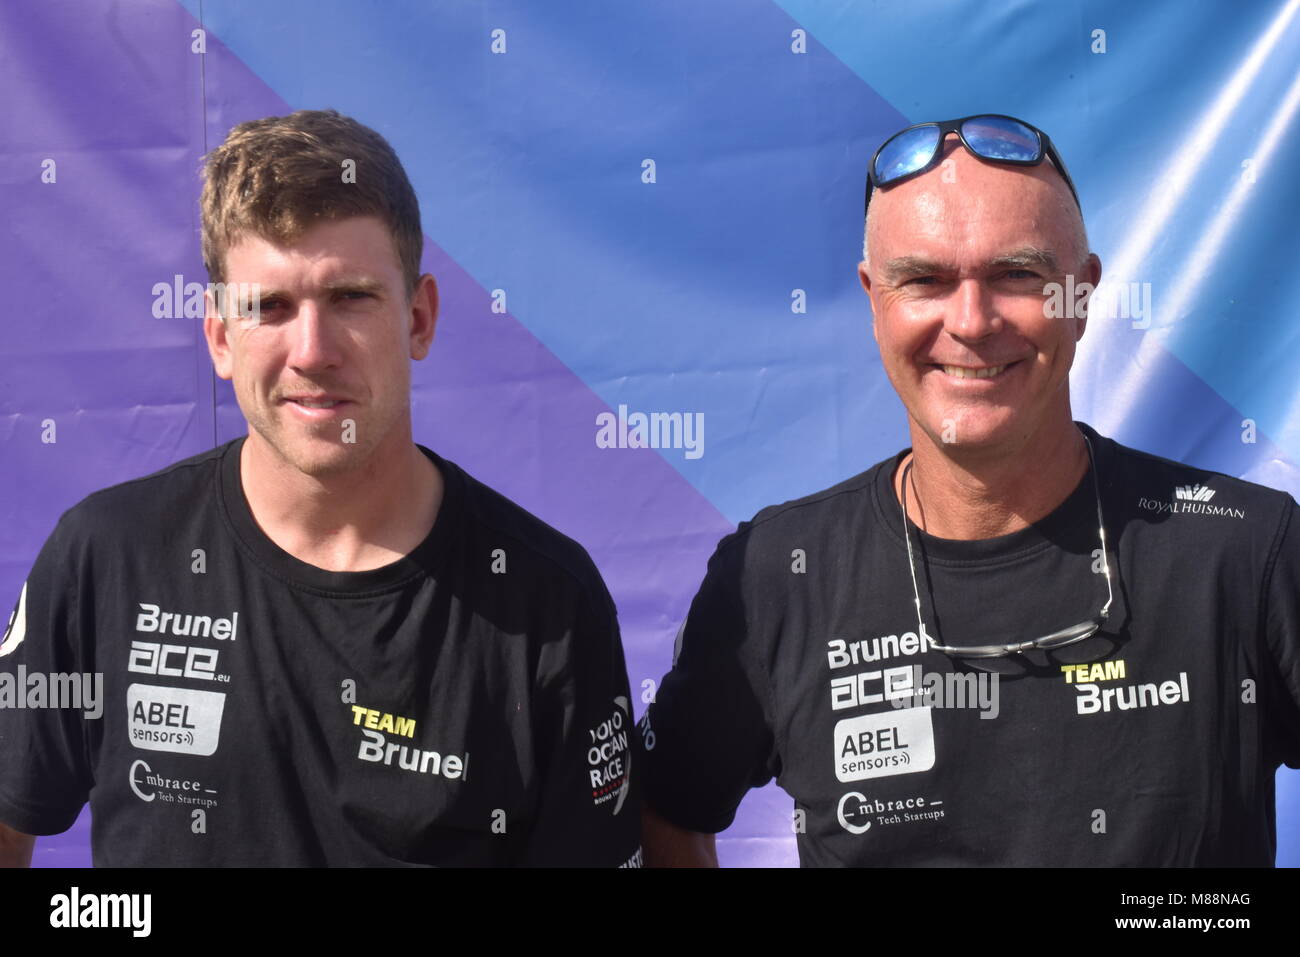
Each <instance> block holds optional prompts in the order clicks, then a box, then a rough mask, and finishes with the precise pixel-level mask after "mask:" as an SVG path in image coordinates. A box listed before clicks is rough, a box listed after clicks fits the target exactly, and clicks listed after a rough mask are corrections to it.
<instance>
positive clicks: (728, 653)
mask: <svg viewBox="0 0 1300 957" xmlns="http://www.w3.org/2000/svg"><path fill="white" fill-rule="evenodd" d="M742 556H743V548H742V547H741V544H740V543H738V542H736V541H735V540H734V539H724V540H723V542H722V544H720V545H719V546H718V549H717V551H715V552H714V554H713V557H712V558H711V559H710V560H709V570H708V573H707V575H706V576H705V579H704V583H703V584H702V585H701V586H700V590H699V592H698V593H697V594H696V595H695V599H694V601H692V602H691V608H690V612H689V613H688V615H687V618H686V622H685V623H684V624H683V625H682V628H681V631H680V632H679V633H678V636H677V646H676V648H675V649H674V655H673V667H672V670H671V671H669V673H668V674H667V675H666V676H665V677H664V680H663V682H662V683H661V684H660V686H659V689H658V691H657V692H656V694H655V700H654V702H653V703H652V704H651V705H650V707H649V708H648V709H647V711H646V713H645V715H644V716H643V717H642V719H641V724H640V727H639V731H640V733H639V734H638V735H637V759H638V761H639V762H641V766H642V768H643V771H644V773H643V786H644V793H645V800H646V802H647V803H648V804H649V805H650V806H651V807H652V808H654V810H655V811H656V812H657V813H658V814H659V815H660V816H661V817H663V818H664V819H665V820H667V821H668V822H669V823H671V824H674V825H676V826H677V827H681V828H685V829H686V830H690V831H697V832H700V833H707V834H716V833H717V832H719V831H723V830H726V829H727V828H728V827H729V826H730V825H731V822H732V820H733V819H734V818H735V816H736V809H737V808H738V807H739V806H740V801H741V798H743V797H744V796H745V793H746V792H747V791H748V790H749V789H750V788H755V787H760V786H761V785H763V784H766V783H767V782H768V781H769V780H770V779H771V778H772V776H773V775H774V774H775V773H776V771H777V767H776V756H775V746H774V737H773V733H772V721H771V717H770V716H771V706H770V702H771V681H770V677H769V675H768V669H767V666H766V661H765V654H764V651H763V649H762V641H761V636H759V635H758V634H756V633H755V632H754V630H753V629H751V628H750V627H749V624H748V622H747V619H746V615H745V611H744V607H743V600H742V595H743V589H742V587H741V584H742V583H741V581H740V574H741V573H740V568H741V564H740V559H741V557H742Z"/></svg>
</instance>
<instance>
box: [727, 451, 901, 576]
mask: <svg viewBox="0 0 1300 957" xmlns="http://www.w3.org/2000/svg"><path fill="white" fill-rule="evenodd" d="M897 458H898V457H897V456H891V457H890V458H888V459H885V460H884V461H882V462H878V463H876V464H875V465H873V466H872V467H871V468H869V469H867V470H866V471H865V472H861V473H859V474H857V475H854V476H853V477H852V478H848V479H845V480H844V481H842V482H840V483H838V484H837V485H833V486H831V487H830V488H827V489H823V490H821V491H820V492H814V493H812V494H811V495H805V496H803V497H801V498H796V499H793V500H791V501H788V502H783V503H781V504H780V505H769V506H768V507H766V508H764V509H762V510H760V511H759V512H758V513H757V514H755V515H754V517H753V518H751V519H749V520H748V521H744V522H741V523H740V525H739V526H738V527H737V528H736V531H734V532H732V533H731V534H730V535H728V536H726V537H725V538H723V539H722V540H721V541H720V542H719V543H718V547H717V550H716V551H715V552H714V555H713V558H712V559H711V560H710V563H709V566H710V571H717V572H719V573H720V572H722V571H723V570H724V569H730V570H732V571H734V572H737V573H740V572H743V573H745V574H746V575H747V577H751V578H752V577H753V576H755V575H758V576H760V577H762V576H763V573H764V572H765V571H768V570H773V571H775V572H777V573H779V574H780V576H781V577H782V578H783V579H784V578H788V577H789V576H788V572H789V571H790V566H791V562H798V561H800V560H803V559H810V558H811V556H813V555H819V556H820V557H821V558H823V559H828V558H829V559H832V560H833V556H835V555H837V554H838V555H847V554H849V552H850V550H851V549H852V547H853V544H854V542H856V541H860V540H861V539H862V538H864V537H869V536H870V535H871V534H872V532H873V530H874V529H875V527H876V525H877V524H878V523H877V522H876V518H875V516H876V510H877V507H878V505H877V502H876V485H877V483H878V482H879V481H880V473H881V471H882V470H892V467H893V465H894V464H895V462H896V461H897Z"/></svg>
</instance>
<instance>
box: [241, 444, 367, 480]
mask: <svg viewBox="0 0 1300 957" xmlns="http://www.w3.org/2000/svg"><path fill="white" fill-rule="evenodd" d="M262 443H263V445H265V446H266V447H267V448H268V449H269V450H270V451H271V453H272V455H274V456H275V457H276V458H278V459H280V461H281V462H282V463H284V464H285V465H287V466H288V467H290V468H292V469H295V470H296V471H298V472H301V473H302V474H303V475H307V476H311V477H312V478H318V479H326V478H330V477H332V476H337V475H344V474H346V473H348V472H352V471H354V470H356V469H357V468H358V467H360V466H361V465H363V464H364V463H365V460H366V457H367V456H366V452H365V450H364V449H362V448H361V447H360V446H358V445H354V444H351V443H346V442H343V441H342V440H341V439H325V438H307V437H301V438H295V440H293V441H284V439H283V438H282V437H278V436H277V437H276V439H275V440H274V441H273V440H270V439H267V438H265V437H262Z"/></svg>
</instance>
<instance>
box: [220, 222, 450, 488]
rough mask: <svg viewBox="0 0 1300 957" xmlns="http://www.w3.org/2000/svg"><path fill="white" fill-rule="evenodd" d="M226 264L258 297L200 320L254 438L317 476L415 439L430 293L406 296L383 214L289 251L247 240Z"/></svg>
mask: <svg viewBox="0 0 1300 957" xmlns="http://www.w3.org/2000/svg"><path fill="white" fill-rule="evenodd" d="M225 265H226V283H227V284H228V285H231V286H235V284H244V283H249V284H256V286H255V288H256V289H257V291H258V301H259V302H260V304H261V307H260V317H257V318H251V317H239V316H234V317H231V318H229V319H227V320H226V321H225V322H222V321H221V320H220V319H219V318H218V317H217V315H216V312H215V309H214V308H213V307H212V305H211V304H210V305H209V310H208V316H207V318H206V319H205V322H204V331H205V333H206V335H207V338H208V348H209V351H210V352H211V354H212V361H213V364H214V366H215V367H216V371H217V374H218V375H219V376H221V378H223V379H229V380H231V381H232V383H233V385H234V389H235V397H236V398H237V399H238V401H239V408H240V410H241V411H242V412H243V413H244V417H245V418H246V419H247V420H248V425H249V441H250V442H258V443H264V445H265V446H266V447H268V448H269V450H270V451H271V452H272V453H273V454H274V455H276V456H278V457H279V458H280V460H281V461H283V462H284V463H286V464H288V465H290V466H292V467H294V468H296V469H298V470H299V471H300V472H303V473H304V474H307V475H313V476H318V477H324V476H327V475H331V474H338V473H341V472H346V471H350V470H352V469H355V468H357V467H359V466H361V465H364V464H365V463H366V462H368V461H369V460H370V458H371V456H372V455H373V454H374V453H375V452H376V450H391V449H395V448H397V447H399V446H400V445H402V444H405V443H408V442H409V441H410V389H411V384H410V383H411V380H410V360H411V359H423V358H424V356H425V355H426V354H427V353H428V350H429V342H430V340H431V339H432V338H433V330H434V322H435V319H436V314H437V288H436V286H435V285H434V282H433V277H431V276H427V275H426V276H423V277H421V280H420V283H419V285H418V286H417V288H416V291H415V294H414V296H413V297H412V299H411V301H410V302H409V303H408V301H407V298H406V288H405V283H404V280H403V277H402V269H401V265H400V264H399V262H398V259H397V253H396V250H395V249H394V245H393V240H392V237H391V235H390V233H389V232H388V230H387V228H386V227H385V226H384V224H383V222H382V221H381V220H379V219H378V218H377V217H371V216H360V217H353V218H350V219H344V220H338V221H334V222H323V223H321V224H319V225H317V226H313V227H312V228H311V229H309V230H308V231H306V232H305V233H304V234H303V235H302V236H301V237H300V238H299V239H298V240H297V241H296V242H294V243H292V244H291V245H287V246H280V245H276V244H274V243H271V242H269V241H268V240H266V239H263V238H261V237H259V236H251V235H249V236H244V237H242V238H241V239H240V241H239V242H238V243H236V244H235V245H233V246H231V247H230V249H228V250H227V252H226V263H225ZM236 288H239V287H238V286H236Z"/></svg>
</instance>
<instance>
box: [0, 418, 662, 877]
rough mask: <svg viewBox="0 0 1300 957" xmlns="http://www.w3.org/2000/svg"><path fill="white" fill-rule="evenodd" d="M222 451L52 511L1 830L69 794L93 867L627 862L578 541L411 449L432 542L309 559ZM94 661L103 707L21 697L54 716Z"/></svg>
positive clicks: (585, 566) (53, 816)
mask: <svg viewBox="0 0 1300 957" xmlns="http://www.w3.org/2000/svg"><path fill="white" fill-rule="evenodd" d="M243 441H244V440H243V439H237V440H235V441H232V442H229V443H227V444H226V445H224V446H222V447H220V448H217V449H214V450H212V451H210V452H207V453H204V454H202V455H198V456H195V457H194V458H191V459H188V460H186V461H183V462H179V463H177V464H176V465H173V466H171V467H170V468H168V469H165V470H164V471H161V472H159V473H157V474H155V475H152V476H148V477H146V478H143V479H139V480H136V481H133V482H127V483H125V484H122V485H118V486H115V487H113V488H109V489H105V490H103V491H100V492H96V493H94V494H93V495H91V496H89V497H88V498H87V499H85V500H84V501H83V502H82V503H80V504H79V505H77V506H76V507H74V508H72V509H70V510H69V511H68V512H67V513H66V514H65V515H64V516H63V517H62V519H61V520H60V521H59V524H58V526H57V528H56V529H55V531H54V532H53V533H52V535H51V536H50V538H49V540H48V541H47V542H46V544H45V546H44V548H43V549H42V551H41V553H40V555H39V557H38V558H37V560H36V563H35V566H34V567H33V569H32V572H31V575H30V577H29V578H28V580H27V583H26V585H25V586H24V589H23V593H22V596H21V598H20V600H19V603H18V606H17V608H16V610H15V613H14V615H13V616H12V618H11V622H10V625H9V628H8V631H7V637H6V640H5V641H4V643H3V645H0V655H2V656H3V657H0V755H2V756H3V757H2V758H0V820H2V821H4V822H5V823H7V824H8V825H9V826H11V827H13V828H15V829H17V830H19V831H23V832H26V833H33V834H51V833H56V832H59V831H62V830H64V829H66V828H67V827H68V826H70V825H71V824H72V822H73V821H74V820H75V819H76V817H77V814H78V813H79V812H80V810H81V808H82V806H83V805H84V804H85V802H86V801H87V800H89V801H90V806H91V812H92V838H91V841H92V848H93V856H94V861H95V864H96V865H110V866H116V865H146V864H148V865H164V866H166V865H182V864H197V865H403V864H412V865H419V864H431V865H432V864H436V865H548V864H554V865H599V866H619V865H623V864H628V863H631V864H633V865H635V864H638V863H639V862H640V827H639V821H638V809H637V805H636V800H635V796H634V795H631V794H630V793H629V788H630V784H631V779H630V774H629V772H630V760H629V759H630V748H629V744H630V742H629V740H628V733H629V731H630V730H631V729H630V707H629V695H628V682H627V672H626V668H625V665H624V660H623V651H622V646H621V643H620V641H619V633H618V623H617V619H616V615H615V610H614V607H613V604H612V602H611V601H610V598H609V594H608V592H607V591H606V589H605V586H604V583H603V582H602V581H601V578H600V575H599V573H598V572H597V570H596V568H595V566H594V565H593V564H592V562H591V560H590V558H589V557H588V556H587V554H586V552H585V551H583V549H582V548H581V547H580V546H579V545H578V544H577V543H575V542H573V541H571V540H570V539H568V538H565V537H564V536H563V535H561V534H559V533H558V532H556V531H555V530H553V529H551V528H550V527H548V526H547V525H545V524H543V523H542V522H541V521H539V520H538V519H536V518H534V517H533V516H531V515H529V514H528V513H527V512H525V511H524V510H523V509H521V508H519V507H518V506H516V505H514V504H513V503H511V502H509V501H508V500H507V499H505V498H504V497H502V496H501V495H499V494H497V493H495V492H493V491H492V490H491V489H489V488H487V487H486V486H484V485H482V484H481V483H479V482H477V481H475V480H474V479H473V478H471V477H470V476H468V475H466V474H465V473H464V472H463V471H461V470H460V469H459V468H458V467H456V466H455V465H454V464H452V463H450V462H448V461H446V460H444V459H442V458H439V457H438V456H436V455H435V454H433V453H432V452H430V451H429V450H428V449H422V451H423V452H424V453H425V454H426V455H428V456H429V458H430V459H431V460H432V461H433V462H434V464H435V465H436V466H437V467H438V469H439V470H440V471H441V473H442V476H443V479H444V485H445V493H444V498H443V503H442V506H441V510H440V512H439V514H438V518H437V521H436V522H435V524H434V527H433V529H432V530H431V531H430V533H429V535H428V537H427V538H426V539H425V540H424V541H423V542H422V543H421V544H420V545H419V546H418V547H416V549H415V550H414V551H412V552H411V553H410V554H409V555H407V556H405V557H404V558H402V559H400V560H399V561H397V562H394V563H392V564H389V565H386V566H384V567H382V568H378V569H374V570H371V571H361V572H331V571H327V570H324V569H321V568H318V567H315V566H313V565H310V564H307V563H305V562H302V561H299V560H298V559H296V558H294V557H293V556H291V555H289V554H288V553H287V552H285V551H283V550H281V549H280V548H279V547H278V546H276V545H275V544H274V543H273V542H272V541H271V540H270V539H269V538H267V537H266V535H265V534H263V532H262V531H261V530H260V529H259V528H258V526H257V524H256V522H255V521H254V519H253V516H252V513H251V512H250V511H249V508H248V504H247V502H246V500H245V498H244V495H243V489H242V485H241V483H240V478H239V458H240V449H241V447H242V443H243ZM96 672H98V673H101V674H102V676H103V677H102V682H103V684H102V698H101V699H100V701H99V702H98V709H99V710H101V711H102V714H101V715H99V716H95V715H94V714H93V711H94V710H95V709H94V708H91V707H87V704H88V702H89V699H90V698H91V697H94V694H93V686H91V685H86V686H83V688H82V694H83V697H82V699H81V701H80V702H79V703H80V705H81V707H80V708H79V709H78V708H73V707H62V708H57V709H56V708H50V707H44V708H40V707H33V705H36V704H40V703H41V699H39V698H37V697H36V696H35V692H34V690H33V689H34V688H35V687H36V684H34V682H35V680H36V678H41V679H44V684H45V693H46V695H47V699H46V703H47V704H48V703H56V704H64V705H67V704H69V703H71V702H73V699H72V697H71V695H73V694H74V692H75V690H76V689H75V688H74V687H73V686H72V684H71V683H67V684H64V685H63V686H61V687H60V685H59V682H60V680H61V679H59V678H57V675H60V674H69V673H72V674H76V673H90V674H92V675H93V673H96ZM5 673H8V675H9V676H10V677H9V678H8V680H7V682H6V680H5ZM33 676H35V677H33ZM50 676H56V677H50ZM19 679H21V681H20V680H19ZM64 680H65V681H66V679H64ZM91 680H92V681H93V678H92V679H91ZM6 687H8V689H9V691H10V695H9V698H8V700H7V701H6V698H5V695H4V692H5V689H6ZM56 687H59V688H60V690H61V691H62V692H63V697H62V698H57V695H56V691H55V689H56ZM15 689H17V691H18V697H17V698H16V697H15V695H14V691H15ZM56 698H57V700H56ZM89 703H90V704H92V705H93V704H95V702H89Z"/></svg>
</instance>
